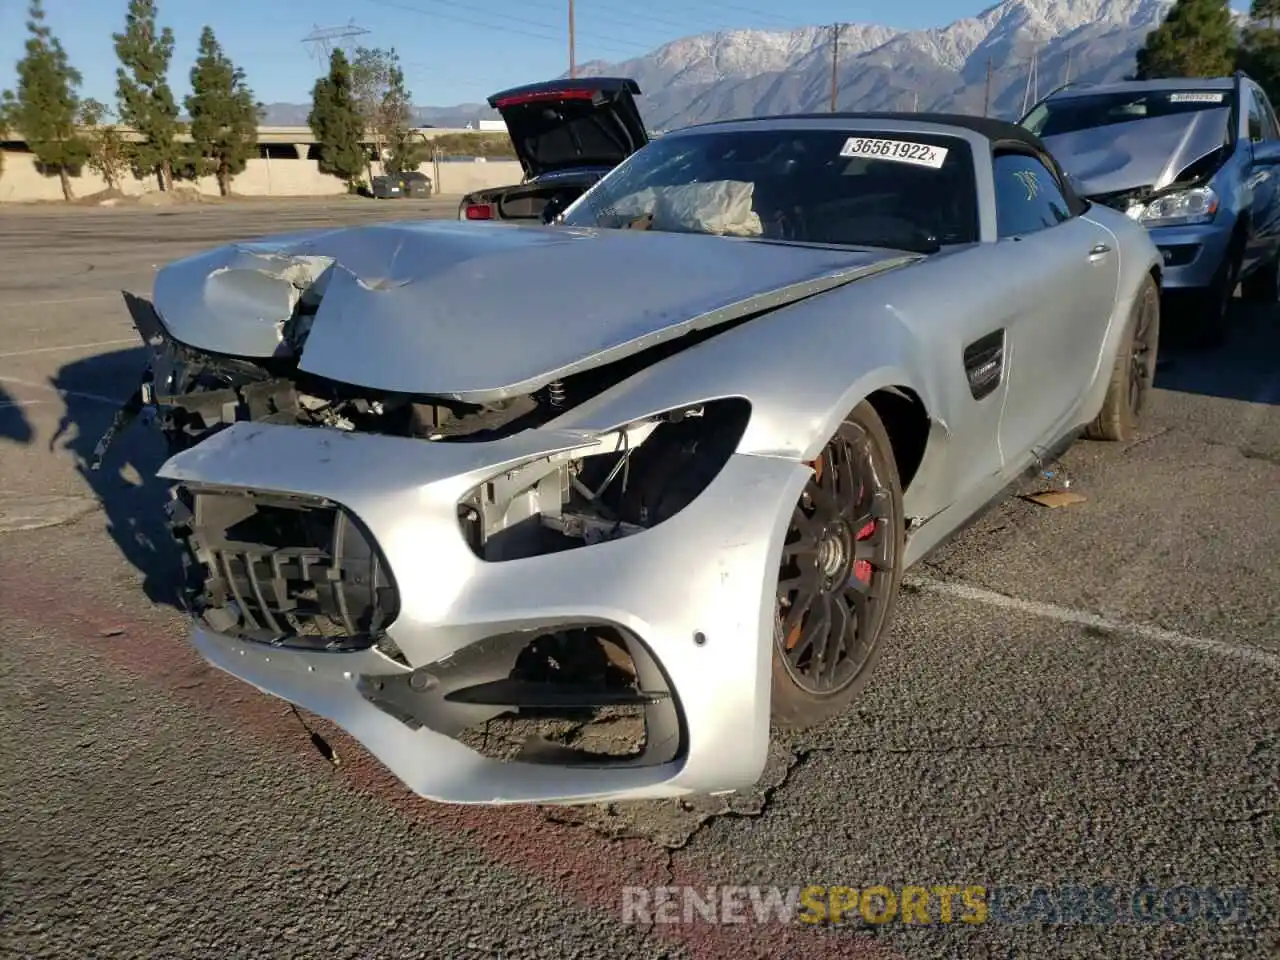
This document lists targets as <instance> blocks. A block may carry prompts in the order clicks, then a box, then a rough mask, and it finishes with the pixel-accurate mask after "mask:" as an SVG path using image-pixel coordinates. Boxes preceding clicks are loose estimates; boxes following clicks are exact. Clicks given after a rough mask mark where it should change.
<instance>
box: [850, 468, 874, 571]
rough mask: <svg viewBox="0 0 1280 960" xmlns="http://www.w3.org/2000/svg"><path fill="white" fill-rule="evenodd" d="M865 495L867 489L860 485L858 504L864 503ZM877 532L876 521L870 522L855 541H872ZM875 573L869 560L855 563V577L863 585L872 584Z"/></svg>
mask: <svg viewBox="0 0 1280 960" xmlns="http://www.w3.org/2000/svg"><path fill="white" fill-rule="evenodd" d="M864 493H866V487H864V486H862V485H861V484H859V485H858V501H857V502H858V503H861V502H862V495H863V494H864ZM875 532H876V522H875V521H874V520H870V521H868V522H867V525H866V526H864V527H863V528H862V529H861V530H859V531H858V533H857V535H856V536H855V537H854V538H853V539H854V540H855V541H861V540H870V539H871V538H872V537H873V536H874V535H875ZM873 572H874V571H873V570H872V567H871V562H870V561H869V560H855V561H854V562H853V575H854V576H855V577H856V578H857V579H858V580H859V581H860V582H861V583H865V584H870V583H871V574H872V573H873Z"/></svg>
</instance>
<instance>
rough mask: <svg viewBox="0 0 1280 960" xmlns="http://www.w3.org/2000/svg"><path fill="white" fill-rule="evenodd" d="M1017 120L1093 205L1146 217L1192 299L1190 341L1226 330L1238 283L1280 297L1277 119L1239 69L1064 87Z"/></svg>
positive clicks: (1257, 294)
mask: <svg viewBox="0 0 1280 960" xmlns="http://www.w3.org/2000/svg"><path fill="white" fill-rule="evenodd" d="M1021 123H1022V125H1023V126H1024V127H1026V128H1027V129H1029V130H1030V131H1031V132H1032V133H1035V134H1037V135H1038V136H1040V137H1041V138H1042V139H1043V140H1044V142H1045V145H1046V146H1048V147H1049V149H1050V151H1052V153H1053V154H1054V156H1055V157H1056V158H1057V159H1058V162H1059V163H1060V164H1061V165H1062V167H1063V169H1064V170H1065V171H1066V172H1067V174H1068V175H1069V176H1070V177H1071V178H1072V180H1073V181H1074V182H1075V185H1076V187H1077V189H1078V190H1079V192H1080V194H1081V195H1082V196H1084V197H1086V198H1088V199H1090V200H1092V201H1094V202H1095V203H1101V204H1105V205H1107V206H1110V207H1115V208H1117V209H1120V210H1124V211H1125V212H1127V213H1128V214H1129V215H1130V216H1131V217H1133V218H1134V219H1135V220H1138V221H1140V222H1142V223H1143V224H1145V225H1146V226H1147V228H1148V229H1149V230H1150V231H1151V238H1152V240H1154V241H1155V243H1156V246H1157V247H1159V248H1160V251H1161V253H1162V254H1163V255H1164V281H1163V286H1164V289H1165V290H1166V291H1168V292H1170V293H1171V294H1174V295H1179V294H1180V295H1182V296H1184V297H1190V298H1193V299H1194V301H1195V307H1196V310H1195V313H1194V317H1195V324H1194V328H1193V331H1192V332H1193V333H1194V334H1195V339H1196V340H1198V341H1199V342H1201V343H1204V344H1206V345H1211V344H1217V343H1220V342H1222V340H1224V339H1225V337H1226V330H1227V318H1228V309H1227V308H1228V306H1229V304H1230V302H1231V298H1232V296H1233V295H1234V293H1235V290H1236V287H1237V286H1239V285H1240V284H1241V282H1243V291H1242V292H1243V295H1244V296H1245V297H1246V298H1247V299H1250V300H1255V301H1265V302H1267V303H1274V302H1275V301H1276V299H1277V295H1278V294H1280V177H1278V176H1277V173H1278V171H1277V169H1276V168H1277V165H1280V123H1278V122H1277V120H1276V115H1275V111H1274V110H1273V109H1272V107H1271V104H1270V102H1269V101H1268V100H1267V96H1266V94H1265V93H1263V91H1262V88H1261V87H1259V86H1258V85H1257V84H1256V83H1255V82H1254V81H1253V80H1252V79H1250V78H1249V77H1248V76H1246V75H1245V74H1243V73H1237V74H1236V75H1235V76H1234V77H1223V78H1215V79H1165V80H1147V81H1127V82H1123V83H1112V84H1105V85H1098V86H1093V85H1088V84H1081V85H1067V86H1066V87H1061V88H1059V89H1057V90H1055V91H1054V92H1053V93H1051V94H1049V96H1047V97H1045V98H1044V99H1043V100H1041V101H1040V102H1039V103H1037V104H1036V105H1035V106H1034V107H1033V108H1032V109H1031V111H1030V112H1029V113H1028V114H1027V115H1026V116H1025V117H1024V118H1023V119H1022V121H1021Z"/></svg>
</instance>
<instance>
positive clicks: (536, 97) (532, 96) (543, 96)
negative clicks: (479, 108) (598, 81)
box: [493, 90, 599, 110]
mask: <svg viewBox="0 0 1280 960" xmlns="http://www.w3.org/2000/svg"><path fill="white" fill-rule="evenodd" d="M597 93H599V91H598V90H540V91H538V92H536V93H515V94H512V95H511V96H509V97H503V98H502V99H501V100H499V101H497V102H496V103H494V105H493V106H494V108H495V109H498V110H501V109H502V108H503V107H519V106H523V105H524V104H526V103H545V102H546V101H548V100H594V99H595V96H596V94H597Z"/></svg>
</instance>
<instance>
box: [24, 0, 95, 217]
mask: <svg viewBox="0 0 1280 960" xmlns="http://www.w3.org/2000/svg"><path fill="white" fill-rule="evenodd" d="M28 15H29V19H28V20H27V32H28V33H29V34H30V36H29V37H28V38H27V43H26V53H25V54H24V56H23V57H22V59H21V60H19V61H18V66H17V73H18V84H17V89H16V90H6V91H5V92H4V114H5V116H6V117H7V118H8V123H9V124H10V125H11V126H13V128H14V129H16V130H18V131H19V132H20V133H21V134H22V136H23V137H25V138H26V141H27V145H28V146H29V147H30V148H31V152H32V153H33V154H35V157H36V162H37V163H38V164H39V165H40V167H41V168H42V169H43V170H44V172H46V173H56V174H57V175H58V180H59V181H60V182H61V185H62V196H63V198H64V199H66V200H70V199H72V193H71V177H72V176H73V175H74V174H75V173H77V172H78V171H79V168H80V166H81V164H83V163H84V161H85V158H86V157H87V156H88V152H89V151H88V146H87V145H86V144H85V142H84V138H83V137H81V136H80V131H79V129H78V128H77V127H76V119H77V115H78V113H79V110H80V97H79V95H78V94H77V92H76V90H77V88H78V87H79V86H80V72H79V71H78V70H76V69H75V68H74V67H72V66H71V64H70V62H69V61H68V60H67V54H66V52H65V51H64V50H63V49H62V44H61V43H59V42H58V38H57V37H55V36H54V35H53V34H52V33H51V32H50V30H49V28H48V27H47V26H46V25H45V22H44V8H43V6H42V5H41V3H40V0H31V8H30V10H29V12H28Z"/></svg>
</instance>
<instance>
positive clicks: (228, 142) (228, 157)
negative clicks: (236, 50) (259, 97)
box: [186, 27, 262, 197]
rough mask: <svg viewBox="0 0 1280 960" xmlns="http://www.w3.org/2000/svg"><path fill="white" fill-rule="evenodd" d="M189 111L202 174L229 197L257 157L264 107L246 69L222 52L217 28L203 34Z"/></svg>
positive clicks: (208, 28)
mask: <svg viewBox="0 0 1280 960" xmlns="http://www.w3.org/2000/svg"><path fill="white" fill-rule="evenodd" d="M186 107H187V116H189V117H190V118H191V140H192V145H193V149H194V153H195V155H196V157H197V158H198V160H197V165H198V169H199V172H200V173H202V174H206V173H211V174H213V175H214V176H215V177H217V178H218V192H219V193H220V194H222V196H224V197H225V196H228V195H229V194H230V193H231V178H232V177H233V176H235V175H236V174H237V173H241V172H243V171H244V168H245V163H246V161H248V159H249V158H250V157H251V156H254V155H255V154H256V153H257V147H258V121H259V119H260V118H261V116H262V105H261V104H259V103H258V102H257V101H256V100H255V99H254V97H253V91H252V90H250V89H249V87H248V86H247V85H246V83H245V76H244V71H243V70H241V69H240V68H239V67H237V66H236V65H235V64H233V63H232V62H231V61H230V59H228V58H227V56H226V54H225V53H223V52H222V47H221V46H220V45H219V43H218V39H217V37H215V36H214V35H213V28H212V27H205V28H204V30H203V31H201V33H200V52H199V56H197V57H196V62H195V66H193V67H192V68H191V95H190V96H188V97H187V98H186Z"/></svg>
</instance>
